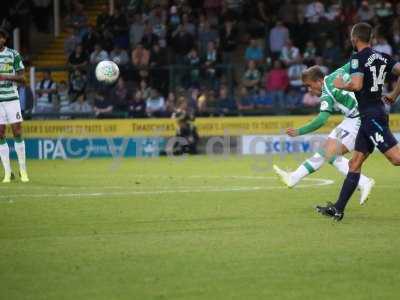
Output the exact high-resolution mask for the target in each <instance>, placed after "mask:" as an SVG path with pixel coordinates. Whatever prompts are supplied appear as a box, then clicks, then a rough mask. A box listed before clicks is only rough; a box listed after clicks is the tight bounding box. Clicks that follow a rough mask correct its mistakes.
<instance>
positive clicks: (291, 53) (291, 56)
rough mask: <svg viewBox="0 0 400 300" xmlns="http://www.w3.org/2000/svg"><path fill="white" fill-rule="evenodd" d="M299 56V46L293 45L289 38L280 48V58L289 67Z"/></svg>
mask: <svg viewBox="0 0 400 300" xmlns="http://www.w3.org/2000/svg"><path fill="white" fill-rule="evenodd" d="M299 57H300V50H299V48H297V47H295V46H294V45H293V43H292V41H291V40H290V39H288V40H287V41H286V44H285V46H284V47H283V48H282V51H281V56H280V59H281V60H282V61H283V63H284V64H285V65H286V66H287V67H289V66H290V65H291V64H293V63H294V62H295V61H296V60H297V59H298V58H299Z"/></svg>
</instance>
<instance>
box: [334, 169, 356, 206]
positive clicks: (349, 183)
mask: <svg viewBox="0 0 400 300" xmlns="http://www.w3.org/2000/svg"><path fill="white" fill-rule="evenodd" d="M359 180H360V173H354V172H349V173H347V176H346V179H345V180H344V182H343V186H342V190H341V191H340V195H339V199H338V201H337V202H336V203H335V207H336V209H337V210H338V211H340V212H343V211H344V208H345V207H346V204H347V202H349V200H350V197H351V195H353V193H354V191H355V189H356V188H357V185H358V181H359Z"/></svg>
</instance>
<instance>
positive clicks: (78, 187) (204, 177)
mask: <svg viewBox="0 0 400 300" xmlns="http://www.w3.org/2000/svg"><path fill="white" fill-rule="evenodd" d="M135 177H140V178H151V179H161V178H162V179H169V180H172V179H188V178H191V179H248V180H271V179H272V180H276V179H277V177H272V176H270V177H268V176H266V177H264V176H240V175H237V176H218V175H215V176H212V175H211V176H210V175H208V176H202V175H192V176H166V175H135V176H134V177H133V181H135ZM303 180H304V181H314V182H315V181H317V182H319V181H321V180H328V179H319V178H304V179H303ZM328 181H329V183H328V184H332V183H333V181H332V183H331V181H330V180H328ZM127 183H128V182H127ZM142 183H143V182H141V183H139V184H136V183H134V182H129V184H132V185H133V186H135V188H140V189H146V188H148V189H152V190H153V189H154V187H151V186H147V187H146V186H143V184H142ZM31 184H32V183H30V184H21V185H14V184H11V185H8V184H5V185H0V191H1V190H2V189H7V190H10V189H14V190H18V189H23V190H26V189H27V188H28V189H30V190H43V189H60V190H67V189H72V190H78V189H84V190H88V189H96V190H98V189H111V190H112V189H126V187H127V186H121V185H112V186H101V187H99V186H56V185H55V186H51V185H46V186H30V185H31ZM322 185H324V184H322ZM231 187H232V186H231ZM240 187H242V186H240ZM178 188H192V187H191V186H187V185H185V186H181V187H178ZM193 188H195V189H199V188H202V187H199V186H193ZM206 188H214V187H212V186H211V187H210V186H207V187H206ZM215 188H220V186H216V187H215ZM233 188H236V187H235V186H233ZM159 189H170V187H168V186H166V187H159ZM0 198H1V196H0Z"/></svg>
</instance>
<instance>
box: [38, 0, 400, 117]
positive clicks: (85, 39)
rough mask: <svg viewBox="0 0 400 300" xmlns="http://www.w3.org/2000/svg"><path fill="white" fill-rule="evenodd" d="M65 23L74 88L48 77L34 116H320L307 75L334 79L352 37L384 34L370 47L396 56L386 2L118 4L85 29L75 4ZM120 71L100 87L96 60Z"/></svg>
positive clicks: (395, 22) (395, 27) (399, 6)
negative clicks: (361, 26)
mask: <svg viewBox="0 0 400 300" xmlns="http://www.w3.org/2000/svg"><path fill="white" fill-rule="evenodd" d="M71 9H72V11H71V13H70V14H69V15H68V16H67V18H66V19H65V23H66V26H68V27H69V28H70V29H71V35H70V36H69V37H68V38H67V39H66V40H65V47H64V49H65V55H66V58H67V60H68V65H67V67H68V70H69V80H68V82H61V83H57V84H55V83H54V82H53V81H52V79H51V74H50V73H48V74H46V77H45V78H44V80H43V81H41V82H39V83H38V86H37V90H36V97H37V99H36V105H35V108H34V111H36V112H54V111H59V112H65V113H67V112H80V113H92V114H94V115H96V116H97V117H108V116H127V117H128V116H129V117H167V116H171V115H173V114H174V112H175V111H176V110H179V109H182V108H184V109H186V110H187V111H190V113H191V114H193V115H237V114H287V113H292V112H302V111H309V110H312V109H313V110H314V111H315V110H316V108H315V107H316V106H318V104H319V99H318V97H315V96H313V95H311V94H309V93H308V92H307V90H306V89H305V87H304V86H303V84H302V81H301V73H302V71H303V70H304V69H306V68H307V67H308V66H311V65H315V64H317V65H319V66H320V67H321V68H322V69H323V71H324V72H325V73H329V72H331V71H333V70H334V69H335V68H337V67H339V66H340V65H342V64H343V63H344V62H346V61H347V59H348V58H349V57H350V55H351V53H352V51H353V49H352V46H351V42H350V40H349V29H350V28H351V26H352V25H353V24H354V23H355V22H358V21H364V22H368V23H370V24H372V25H373V26H374V27H376V28H378V29H377V31H376V35H375V38H374V48H375V49H377V50H378V51H382V52H385V53H388V54H391V55H393V56H394V57H395V59H399V57H400V3H397V1H388V0H376V1H375V0H370V1H356V0H354V1H350V0H349V1H338V0H326V1H313V0H308V1H307V0H270V1H264V0H204V1H194V0H193V1H190V0H169V1H168V0H153V1H151V0H148V1H146V0H143V1H132V0H130V1H116V6H115V9H114V12H113V13H112V14H110V12H109V8H108V6H104V8H103V11H102V12H101V14H99V15H98V17H97V22H96V25H95V26H89V25H88V17H87V14H86V12H85V7H84V5H83V4H81V3H80V2H79V1H72V5H71ZM105 59H109V60H113V61H114V62H115V63H117V64H118V66H119V68H120V70H121V77H120V79H119V80H118V82H117V83H116V84H115V85H113V86H112V87H105V86H101V85H99V83H98V82H97V81H96V80H95V78H94V69H95V66H96V64H97V63H98V62H99V61H102V60H105Z"/></svg>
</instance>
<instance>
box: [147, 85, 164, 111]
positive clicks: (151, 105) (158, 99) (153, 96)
mask: <svg viewBox="0 0 400 300" xmlns="http://www.w3.org/2000/svg"><path fill="white" fill-rule="evenodd" d="M164 113H165V99H164V97H163V96H162V95H160V94H159V92H158V91H157V90H156V89H152V90H151V93H150V97H149V98H147V100H146V114H147V116H148V117H155V116H156V117H160V116H162V115H163V114H164Z"/></svg>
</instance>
